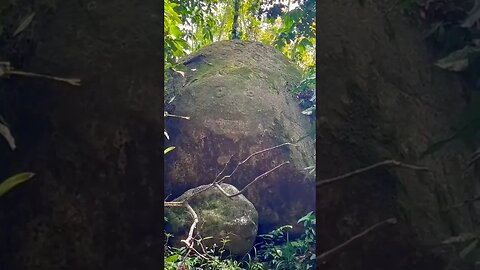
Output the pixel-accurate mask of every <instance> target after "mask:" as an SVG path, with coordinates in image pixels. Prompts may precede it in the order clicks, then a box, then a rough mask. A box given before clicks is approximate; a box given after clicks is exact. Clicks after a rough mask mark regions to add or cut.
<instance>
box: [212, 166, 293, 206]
mask: <svg viewBox="0 0 480 270" xmlns="http://www.w3.org/2000/svg"><path fill="white" fill-rule="evenodd" d="M289 163H290V162H289V161H285V162H283V163H281V164H280V165H277V166H275V167H274V168H272V169H270V170H268V171H266V172H264V173H262V174H261V175H259V176H257V177H255V179H253V181H251V182H250V183H248V184H247V185H246V186H245V187H244V188H242V189H241V190H240V191H238V192H237V193H234V194H228V193H227V192H226V191H225V190H224V189H223V188H222V187H221V186H220V184H218V183H215V186H216V187H217V188H218V189H219V190H220V191H221V192H222V193H223V194H224V195H225V196H227V197H229V198H232V197H235V196H238V195H240V194H242V193H243V192H244V191H245V190H247V188H248V187H249V186H251V185H253V184H254V183H255V182H256V181H257V180H258V179H260V178H263V177H265V176H267V175H268V174H269V173H271V172H273V171H275V170H276V169H278V168H280V167H282V166H283V165H285V164H289Z"/></svg>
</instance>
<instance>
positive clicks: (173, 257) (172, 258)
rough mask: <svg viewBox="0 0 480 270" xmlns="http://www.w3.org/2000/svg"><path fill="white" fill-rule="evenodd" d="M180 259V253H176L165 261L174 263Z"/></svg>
mask: <svg viewBox="0 0 480 270" xmlns="http://www.w3.org/2000/svg"><path fill="white" fill-rule="evenodd" d="M178 259H180V254H175V255H172V256H170V257H167V258H165V262H171V263H174V262H176V261H178Z"/></svg>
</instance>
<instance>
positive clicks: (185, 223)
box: [165, 184, 258, 256]
mask: <svg viewBox="0 0 480 270" xmlns="http://www.w3.org/2000/svg"><path fill="white" fill-rule="evenodd" d="M207 186H208V185H203V186H199V187H196V188H192V189H189V190H187V191H186V192H185V193H184V194H182V195H181V196H180V197H178V198H177V199H175V200H174V201H182V200H184V199H185V198H188V197H190V196H191V195H192V194H194V193H197V192H198V191H199V190H203V189H205V188H206V187H207ZM221 187H222V189H223V190H224V191H225V192H227V193H228V194H234V193H237V192H238V189H237V188H235V187H234V186H232V185H229V184H221ZM189 204H190V206H191V207H192V209H193V210H194V211H195V213H197V215H198V218H199V222H198V226H197V231H195V232H196V233H197V232H198V233H199V234H200V236H201V237H202V238H206V237H213V238H210V239H207V240H204V241H203V242H202V243H203V245H204V246H205V247H212V246H213V245H214V244H215V245H216V246H217V247H222V246H223V244H222V240H225V239H228V240H229V241H228V243H226V244H225V249H226V250H227V251H229V252H230V253H231V254H232V255H239V256H242V255H245V254H246V253H247V252H249V251H250V249H251V248H252V246H253V243H254V241H255V237H256V236H257V229H258V213H257V210H255V207H254V206H253V204H252V203H251V202H250V201H249V200H247V198H245V196H243V195H239V196H235V197H232V198H228V197H227V196H225V195H224V194H223V193H222V192H221V191H220V190H219V189H218V188H215V187H213V188H210V189H208V190H205V191H203V192H200V193H199V194H198V195H195V196H194V197H192V199H191V200H189ZM165 216H166V217H167V219H168V223H167V224H168V225H167V231H169V232H170V233H172V234H173V235H174V236H175V237H174V238H173V241H172V243H173V244H174V246H177V247H181V246H184V244H183V243H181V242H180V241H181V240H184V239H186V238H187V236H188V231H189V229H190V227H191V225H192V223H193V217H192V216H191V214H190V213H189V212H188V211H187V210H186V209H185V208H178V207H175V208H166V209H165Z"/></svg>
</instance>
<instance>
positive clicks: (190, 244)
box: [182, 202, 198, 248]
mask: <svg viewBox="0 0 480 270" xmlns="http://www.w3.org/2000/svg"><path fill="white" fill-rule="evenodd" d="M185 207H186V208H187V210H188V212H189V213H190V215H192V217H193V223H192V226H190V231H189V232H188V237H187V239H185V240H182V242H184V243H185V245H187V247H188V248H192V247H193V241H192V240H193V232H194V230H195V227H196V226H197V223H198V215H197V213H195V211H194V210H193V208H192V207H191V206H190V204H188V202H186V203H185Z"/></svg>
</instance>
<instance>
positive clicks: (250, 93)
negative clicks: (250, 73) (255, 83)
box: [245, 90, 255, 97]
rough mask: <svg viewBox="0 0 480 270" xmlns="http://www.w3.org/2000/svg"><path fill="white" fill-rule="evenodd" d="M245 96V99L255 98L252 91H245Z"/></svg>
mask: <svg viewBox="0 0 480 270" xmlns="http://www.w3.org/2000/svg"><path fill="white" fill-rule="evenodd" d="M245 94H246V95H247V97H253V96H255V93H254V92H253V91H252V90H247V91H246V92H245Z"/></svg>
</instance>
